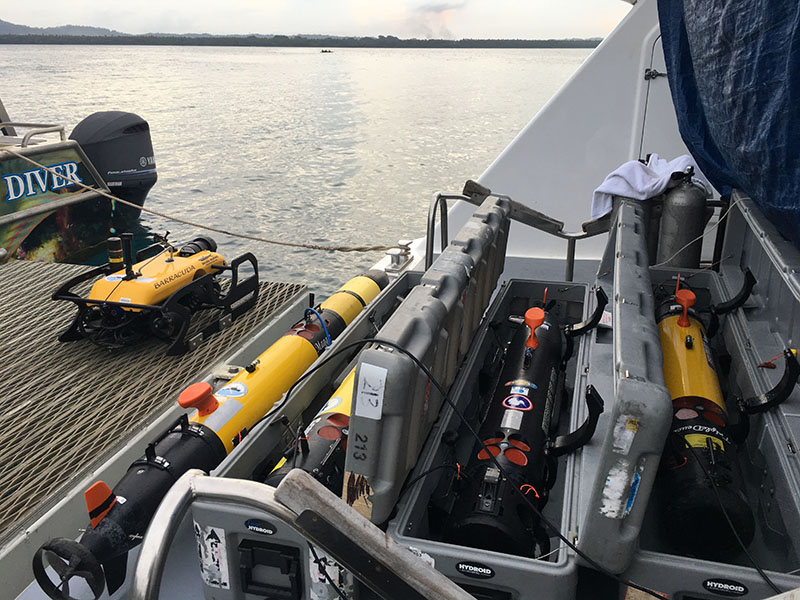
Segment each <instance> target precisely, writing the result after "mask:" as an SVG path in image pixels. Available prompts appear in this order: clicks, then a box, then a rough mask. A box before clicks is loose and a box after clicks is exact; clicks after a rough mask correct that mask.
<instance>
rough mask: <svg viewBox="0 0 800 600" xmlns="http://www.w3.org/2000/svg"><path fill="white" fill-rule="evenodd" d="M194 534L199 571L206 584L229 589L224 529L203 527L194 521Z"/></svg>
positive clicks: (229, 579)
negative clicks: (198, 557) (198, 556)
mask: <svg viewBox="0 0 800 600" xmlns="http://www.w3.org/2000/svg"><path fill="white" fill-rule="evenodd" d="M194 536H195V538H196V539H197V550H198V554H199V555H200V572H201V573H202V574H203V580H204V581H205V582H206V585H208V586H211V587H217V588H222V589H224V590H227V589H230V587H231V578H230V576H229V575H228V556H227V554H226V552H225V530H224V529H221V528H220V527H203V526H201V525H199V524H198V523H197V521H195V523H194Z"/></svg>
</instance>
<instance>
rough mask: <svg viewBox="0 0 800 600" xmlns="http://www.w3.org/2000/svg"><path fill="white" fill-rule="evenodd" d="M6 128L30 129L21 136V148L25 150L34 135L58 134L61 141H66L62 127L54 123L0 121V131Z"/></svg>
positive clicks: (65, 133)
mask: <svg viewBox="0 0 800 600" xmlns="http://www.w3.org/2000/svg"><path fill="white" fill-rule="evenodd" d="M6 127H23V128H25V129H31V130H32V131H29V132H28V133H26V134H25V135H24V136H22V142H21V144H20V145H21V146H22V147H23V148H26V147H27V146H28V142H30V140H31V138H32V137H33V136H36V135H41V134H44V133H58V134H59V135H60V136H61V141H62V142H63V141H66V139H67V132H66V130H65V129H64V126H63V125H56V124H55V123H23V122H20V121H2V122H0V130H2V129H4V128H6Z"/></svg>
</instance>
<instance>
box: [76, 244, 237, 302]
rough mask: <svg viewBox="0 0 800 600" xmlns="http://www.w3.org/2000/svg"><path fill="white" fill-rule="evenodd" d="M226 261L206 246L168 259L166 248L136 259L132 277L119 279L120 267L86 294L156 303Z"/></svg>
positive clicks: (95, 297)
mask: <svg viewBox="0 0 800 600" xmlns="http://www.w3.org/2000/svg"><path fill="white" fill-rule="evenodd" d="M225 264H226V263H225V259H224V258H222V256H220V255H219V254H217V253H216V252H209V251H208V250H204V251H202V252H197V253H196V254H192V255H191V256H178V254H177V253H174V254H173V256H172V261H171V262H170V261H169V252H166V251H164V252H162V253H161V254H158V255H156V256H155V257H154V258H148V259H146V260H143V261H141V262H139V263H136V264H135V265H134V266H133V270H134V271H135V272H136V273H141V275H140V276H139V277H137V278H135V279H131V280H130V281H125V280H124V279H122V278H123V277H124V276H125V269H121V270H119V271H117V272H116V273H112V274H111V275H107V276H106V277H103V278H102V279H99V280H97V281H96V282H95V283H94V285H93V286H92V291H91V292H90V293H89V298H90V299H92V300H110V301H112V302H124V303H126V304H150V305H152V304H158V303H160V302H163V301H164V300H166V299H167V298H169V297H170V296H171V295H172V294H174V293H175V292H177V291H178V290H179V289H181V288H182V287H183V286H185V285H186V284H188V283H191V282H192V281H193V280H194V279H196V278H198V277H202V276H203V275H207V274H209V273H213V272H215V271H216V270H217V269H214V266H224V265H225ZM131 310H134V311H135V310H137V309H131Z"/></svg>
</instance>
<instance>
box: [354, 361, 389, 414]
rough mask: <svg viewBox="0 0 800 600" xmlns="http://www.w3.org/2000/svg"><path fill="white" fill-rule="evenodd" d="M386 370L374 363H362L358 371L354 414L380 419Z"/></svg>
mask: <svg viewBox="0 0 800 600" xmlns="http://www.w3.org/2000/svg"><path fill="white" fill-rule="evenodd" d="M386 373H387V370H386V369H384V368H383V367H378V366H376V365H370V364H362V365H361V368H360V369H359V372H358V386H357V391H356V416H357V417H364V418H365V419H375V420H376V421H378V420H380V418H381V415H382V414H383V392H384V389H385V388H386Z"/></svg>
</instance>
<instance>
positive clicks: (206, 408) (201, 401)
mask: <svg viewBox="0 0 800 600" xmlns="http://www.w3.org/2000/svg"><path fill="white" fill-rule="evenodd" d="M178 404H180V405H181V406H182V407H183V408H196V409H197V411H198V413H199V414H200V416H201V417H204V416H206V415H210V414H211V413H212V412H214V411H215V410H216V409H217V406H219V402H218V401H217V399H216V397H215V396H214V390H213V389H212V387H211V385H210V384H208V383H206V382H205V381H201V382H199V383H193V384H192V385H190V386H189V387H187V388H186V389H185V390H183V391H182V392H181V395H180V396H178Z"/></svg>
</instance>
